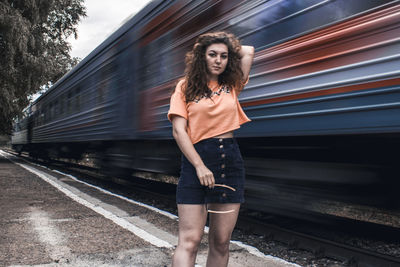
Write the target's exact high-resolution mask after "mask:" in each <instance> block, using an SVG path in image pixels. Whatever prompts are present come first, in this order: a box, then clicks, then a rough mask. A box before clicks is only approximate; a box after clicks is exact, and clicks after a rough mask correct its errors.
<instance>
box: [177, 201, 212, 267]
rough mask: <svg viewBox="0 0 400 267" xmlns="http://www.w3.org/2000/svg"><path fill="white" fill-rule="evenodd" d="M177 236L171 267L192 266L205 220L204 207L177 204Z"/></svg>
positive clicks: (205, 212)
mask: <svg viewBox="0 0 400 267" xmlns="http://www.w3.org/2000/svg"><path fill="white" fill-rule="evenodd" d="M178 215H179V235H178V246H177V247H176V250H175V253H174V256H173V260H172V266H173V267H189V266H194V264H195V261H196V255H197V250H198V248H199V244H200V241H201V238H202V236H203V233H204V226H205V224H206V220H207V211H206V208H205V205H192V204H178Z"/></svg>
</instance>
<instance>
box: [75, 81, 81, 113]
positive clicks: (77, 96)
mask: <svg viewBox="0 0 400 267" xmlns="http://www.w3.org/2000/svg"><path fill="white" fill-rule="evenodd" d="M74 93H75V99H74V102H75V111H80V109H81V88H79V87H78V88H76V89H75V92H74Z"/></svg>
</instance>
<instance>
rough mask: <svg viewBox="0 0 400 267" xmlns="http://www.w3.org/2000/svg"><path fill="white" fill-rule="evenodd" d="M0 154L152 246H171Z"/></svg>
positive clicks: (54, 180) (35, 171)
mask: <svg viewBox="0 0 400 267" xmlns="http://www.w3.org/2000/svg"><path fill="white" fill-rule="evenodd" d="M0 154H1V155H2V156H3V157H5V158H7V159H9V160H10V161H12V162H14V163H15V164H17V165H19V166H21V167H22V168H24V169H26V170H28V171H30V172H31V173H33V174H35V175H37V176H39V177H40V178H41V179H43V180H44V181H46V182H47V183H49V184H51V185H52V186H54V187H55V188H57V189H58V190H59V191H61V192H63V193H64V194H65V195H67V196H68V197H70V198H71V199H73V200H74V201H76V202H78V203H79V204H82V205H84V206H86V207H88V208H89V209H91V210H93V211H95V212H97V213H99V214H100V215H102V216H104V217H105V218H107V219H110V220H111V221H113V222H114V223H115V224H117V225H119V226H121V227H122V228H125V229H127V230H128V231H130V232H132V233H133V234H135V235H136V236H138V237H140V238H142V239H143V240H145V241H147V242H149V243H151V244H152V245H154V246H157V247H166V248H172V247H173V245H171V244H170V243H168V242H166V241H164V240H161V239H159V238H157V237H155V236H153V235H152V234H149V233H148V232H146V231H144V230H143V229H140V228H139V227H137V226H135V225H133V224H131V223H130V222H128V221H127V220H125V219H123V218H120V217H118V216H116V215H114V214H113V213H111V212H109V211H107V210H105V209H103V208H102V207H99V206H96V205H94V204H92V203H90V202H89V201H87V200H85V199H83V198H81V197H79V196H77V195H75V194H74V193H72V192H71V191H70V190H68V189H66V188H64V187H63V186H62V185H61V182H59V181H57V179H56V178H54V177H52V176H51V175H48V174H45V173H42V172H40V171H38V170H36V169H34V168H32V167H30V166H28V165H25V164H21V163H18V162H15V161H13V160H12V159H10V157H7V155H4V154H5V153H3V151H1V150H0Z"/></svg>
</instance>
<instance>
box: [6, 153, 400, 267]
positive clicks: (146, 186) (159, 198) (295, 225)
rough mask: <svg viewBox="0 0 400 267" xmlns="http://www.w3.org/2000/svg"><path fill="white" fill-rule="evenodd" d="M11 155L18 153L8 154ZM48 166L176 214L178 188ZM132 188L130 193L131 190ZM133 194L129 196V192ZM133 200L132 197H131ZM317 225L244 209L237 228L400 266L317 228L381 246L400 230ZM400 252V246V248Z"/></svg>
mask: <svg viewBox="0 0 400 267" xmlns="http://www.w3.org/2000/svg"><path fill="white" fill-rule="evenodd" d="M8 152H9V153H13V154H14V155H17V154H16V153H14V152H12V151H8ZM20 157H22V158H24V159H26V160H29V161H31V162H32V161H33V160H32V159H30V158H28V157H27V156H26V155H22V156H20ZM33 162H35V163H40V164H45V166H46V167H49V168H53V169H58V170H60V171H62V172H68V173H71V174H72V175H74V176H77V177H78V178H79V179H83V180H85V181H86V182H89V183H95V184H97V185H99V186H101V187H104V186H105V187H108V189H111V190H112V191H115V190H116V191H119V192H118V193H121V191H122V194H124V195H126V194H131V195H132V194H134V195H135V197H137V196H138V195H140V197H141V198H145V199H146V200H145V201H148V202H149V203H148V204H152V205H158V206H159V207H160V205H161V206H162V207H161V208H162V209H167V210H168V211H170V212H172V213H175V214H176V205H175V188H176V186H175V185H174V184H170V183H164V182H159V181H155V180H149V179H144V178H140V177H134V176H132V177H130V178H129V180H126V179H120V178H110V177H107V176H105V175H103V174H102V173H101V172H100V171H99V170H98V169H97V168H94V167H89V166H84V165H81V164H77V163H71V162H63V161H52V162H48V163H44V162H37V161H33ZM127 188H129V190H127ZM128 191H129V192H128ZM128 197H129V195H128ZM313 216H316V217H315V218H313V221H315V222H311V221H307V222H305V221H300V220H296V219H291V218H282V217H277V216H271V215H268V216H265V215H261V216H260V214H258V215H257V214H254V212H252V211H248V210H246V209H245V208H243V211H242V212H241V216H240V217H239V219H238V223H237V227H238V228H239V229H241V230H242V231H243V232H244V233H252V234H259V235H263V236H266V237H267V238H268V239H269V240H274V241H277V242H281V243H284V244H286V245H287V246H288V248H289V249H299V250H306V251H309V252H311V253H312V254H313V255H315V257H328V258H333V259H337V260H339V261H340V262H342V263H343V266H366V267H368V266H371V267H372V266H373V267H376V266H385V267H386V266H389V267H391V266H400V250H399V251H398V254H397V256H393V255H385V254H383V253H379V252H377V251H373V250H371V249H368V248H362V247H358V246H355V245H353V246H352V245H349V244H346V243H345V242H341V241H335V240H331V239H330V238H329V237H324V235H326V234H324V233H321V232H320V230H316V228H315V226H316V227H323V228H324V230H323V231H325V233H326V232H331V233H332V235H337V234H338V233H339V232H346V233H347V234H351V235H355V236H357V238H358V237H359V236H360V235H364V236H367V237H368V238H373V239H380V241H381V242H395V243H399V240H400V231H398V230H399V229H398V228H394V227H389V226H384V225H379V224H375V223H368V222H361V221H356V220H351V219H348V218H342V217H337V216H332V215H323V214H319V215H313ZM398 246H399V248H400V244H398Z"/></svg>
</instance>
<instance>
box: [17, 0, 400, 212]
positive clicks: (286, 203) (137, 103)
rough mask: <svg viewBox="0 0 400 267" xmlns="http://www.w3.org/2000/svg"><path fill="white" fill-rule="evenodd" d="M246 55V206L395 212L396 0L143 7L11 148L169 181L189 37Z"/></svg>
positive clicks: (53, 94) (45, 102)
mask: <svg viewBox="0 0 400 267" xmlns="http://www.w3.org/2000/svg"><path fill="white" fill-rule="evenodd" d="M216 30H225V31H229V32H232V33H234V34H236V35H237V36H238V37H239V38H240V40H241V42H242V43H243V44H250V45H253V46H254V47H255V49H256V55H255V59H254V65H253V67H252V70H251V73H250V81H249V83H248V84H247V85H246V87H245V89H244V90H243V92H242V93H241V95H240V97H239V100H240V103H241V105H242V106H243V108H244V111H245V112H246V114H247V115H248V116H249V118H250V119H251V120H252V122H250V123H248V124H245V125H243V126H242V128H240V129H239V130H238V131H237V132H236V133H235V136H236V138H237V140H238V142H239V145H240V147H241V150H242V154H243V157H244V160H245V164H246V172H247V184H246V197H247V202H246V205H247V206H248V207H250V208H254V209H257V210H265V211H272V212H277V213H282V214H291V215H295V214H296V212H298V210H300V209H301V210H303V212H302V213H303V214H304V211H312V210H313V209H314V206H315V204H318V203H319V202H320V201H322V200H325V199H329V200H340V201H343V200H345V201H351V202H357V203H363V204H366V203H367V204H371V203H372V204H374V205H381V204H383V203H384V204H385V205H386V204H387V203H389V202H390V203H392V204H395V205H396V204H399V197H398V193H397V188H399V185H400V181H399V179H400V177H399V165H400V162H399V158H398V157H397V155H398V152H399V151H400V139H399V137H400V3H399V1H393V0H352V1H349V0H254V1H238V0H229V1H228V0H220V1H217V0H210V1H204V0H195V1H187V0H176V1H172V0H171V1H151V2H150V3H149V4H148V5H147V6H146V7H145V8H143V9H142V10H141V11H140V12H139V13H137V14H136V15H135V16H133V17H132V18H131V19H130V20H129V21H127V22H126V23H125V24H124V25H123V26H121V27H120V28H119V29H118V30H117V31H116V32H114V33H113V34H112V35H111V36H110V37H108V39H106V40H105V41H104V42H103V43H102V44H101V45H99V46H98V47H97V48H96V49H95V50H94V51H92V52H91V53H90V54H89V55H88V56H87V57H86V58H84V59H83V60H82V61H81V62H80V63H79V64H78V65H77V66H76V67H75V68H74V69H72V70H71V71H70V72H68V73H67V74H66V75H65V76H64V77H62V78H61V79H60V80H59V81H58V82H57V83H56V84H54V86H52V88H51V89H50V90H48V91H47V92H46V93H45V94H43V95H42V96H41V97H40V98H38V99H37V100H36V101H35V102H34V103H32V104H31V105H30V106H29V107H28V108H27V110H26V115H25V116H24V118H21V119H20V120H18V121H17V123H16V124H15V128H14V134H13V137H12V145H13V148H14V149H15V150H16V151H18V152H22V151H27V152H29V154H30V155H31V156H32V157H34V158H43V159H52V158H72V159H80V158H82V156H83V155H84V154H85V153H89V154H92V155H96V158H97V160H98V161H97V163H98V164H99V165H100V166H102V167H103V168H104V169H106V170H114V171H116V172H117V174H118V175H129V174H130V173H131V172H132V171H133V170H142V171H150V172H156V173H169V174H175V175H178V174H179V166H180V152H179V150H178V148H177V146H176V143H175V141H174V140H173V138H172V134H171V124H170V122H169V121H168V120H167V116H166V114H167V111H168V109H169V97H170V94H171V91H172V89H173V88H174V86H175V84H176V83H177V81H178V80H179V79H180V78H181V77H182V75H183V70H184V56H185V53H186V52H187V51H189V50H190V49H191V47H192V45H193V44H194V41H195V38H196V37H197V36H198V35H200V34H202V33H204V32H209V31H216Z"/></svg>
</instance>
